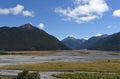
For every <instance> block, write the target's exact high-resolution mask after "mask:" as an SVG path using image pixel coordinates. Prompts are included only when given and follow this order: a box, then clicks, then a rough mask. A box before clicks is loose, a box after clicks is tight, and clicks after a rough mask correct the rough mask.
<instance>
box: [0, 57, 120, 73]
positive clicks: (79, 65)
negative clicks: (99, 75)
mask: <svg viewBox="0 0 120 79" xmlns="http://www.w3.org/2000/svg"><path fill="white" fill-rule="evenodd" d="M0 69H13V70H14V69H15V70H40V71H95V72H116V73H119V72H120V59H98V60H93V61H91V62H46V63H39V64H24V65H8V66H1V67H0Z"/></svg>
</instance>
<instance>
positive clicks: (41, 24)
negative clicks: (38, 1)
mask: <svg viewBox="0 0 120 79" xmlns="http://www.w3.org/2000/svg"><path fill="white" fill-rule="evenodd" d="M37 27H38V28H39V29H43V28H44V27H45V25H44V24H43V23H40V24H38V25H37Z"/></svg>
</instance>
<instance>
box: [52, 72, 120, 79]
mask: <svg viewBox="0 0 120 79" xmlns="http://www.w3.org/2000/svg"><path fill="white" fill-rule="evenodd" d="M52 76H54V77H57V78H60V79H120V74H100V73H99V74H98V73H76V74H54V75H52Z"/></svg>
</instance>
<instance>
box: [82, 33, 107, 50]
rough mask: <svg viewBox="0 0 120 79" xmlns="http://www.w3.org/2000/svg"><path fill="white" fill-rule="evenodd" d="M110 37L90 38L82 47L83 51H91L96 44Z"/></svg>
mask: <svg viewBox="0 0 120 79" xmlns="http://www.w3.org/2000/svg"><path fill="white" fill-rule="evenodd" d="M107 36H108V35H106V34H104V35H101V36H93V37H91V38H89V39H88V40H87V41H86V42H84V43H83V44H82V45H80V48H81V49H89V48H91V47H92V46H93V45H94V44H95V43H96V42H98V41H100V40H101V39H103V38H106V37H107Z"/></svg>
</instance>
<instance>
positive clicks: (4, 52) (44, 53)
mask: <svg viewBox="0 0 120 79" xmlns="http://www.w3.org/2000/svg"><path fill="white" fill-rule="evenodd" d="M55 52H56V51H54V50H53V51H52V50H48V51H2V53H1V54H3V55H47V54H53V53H55Z"/></svg>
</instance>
